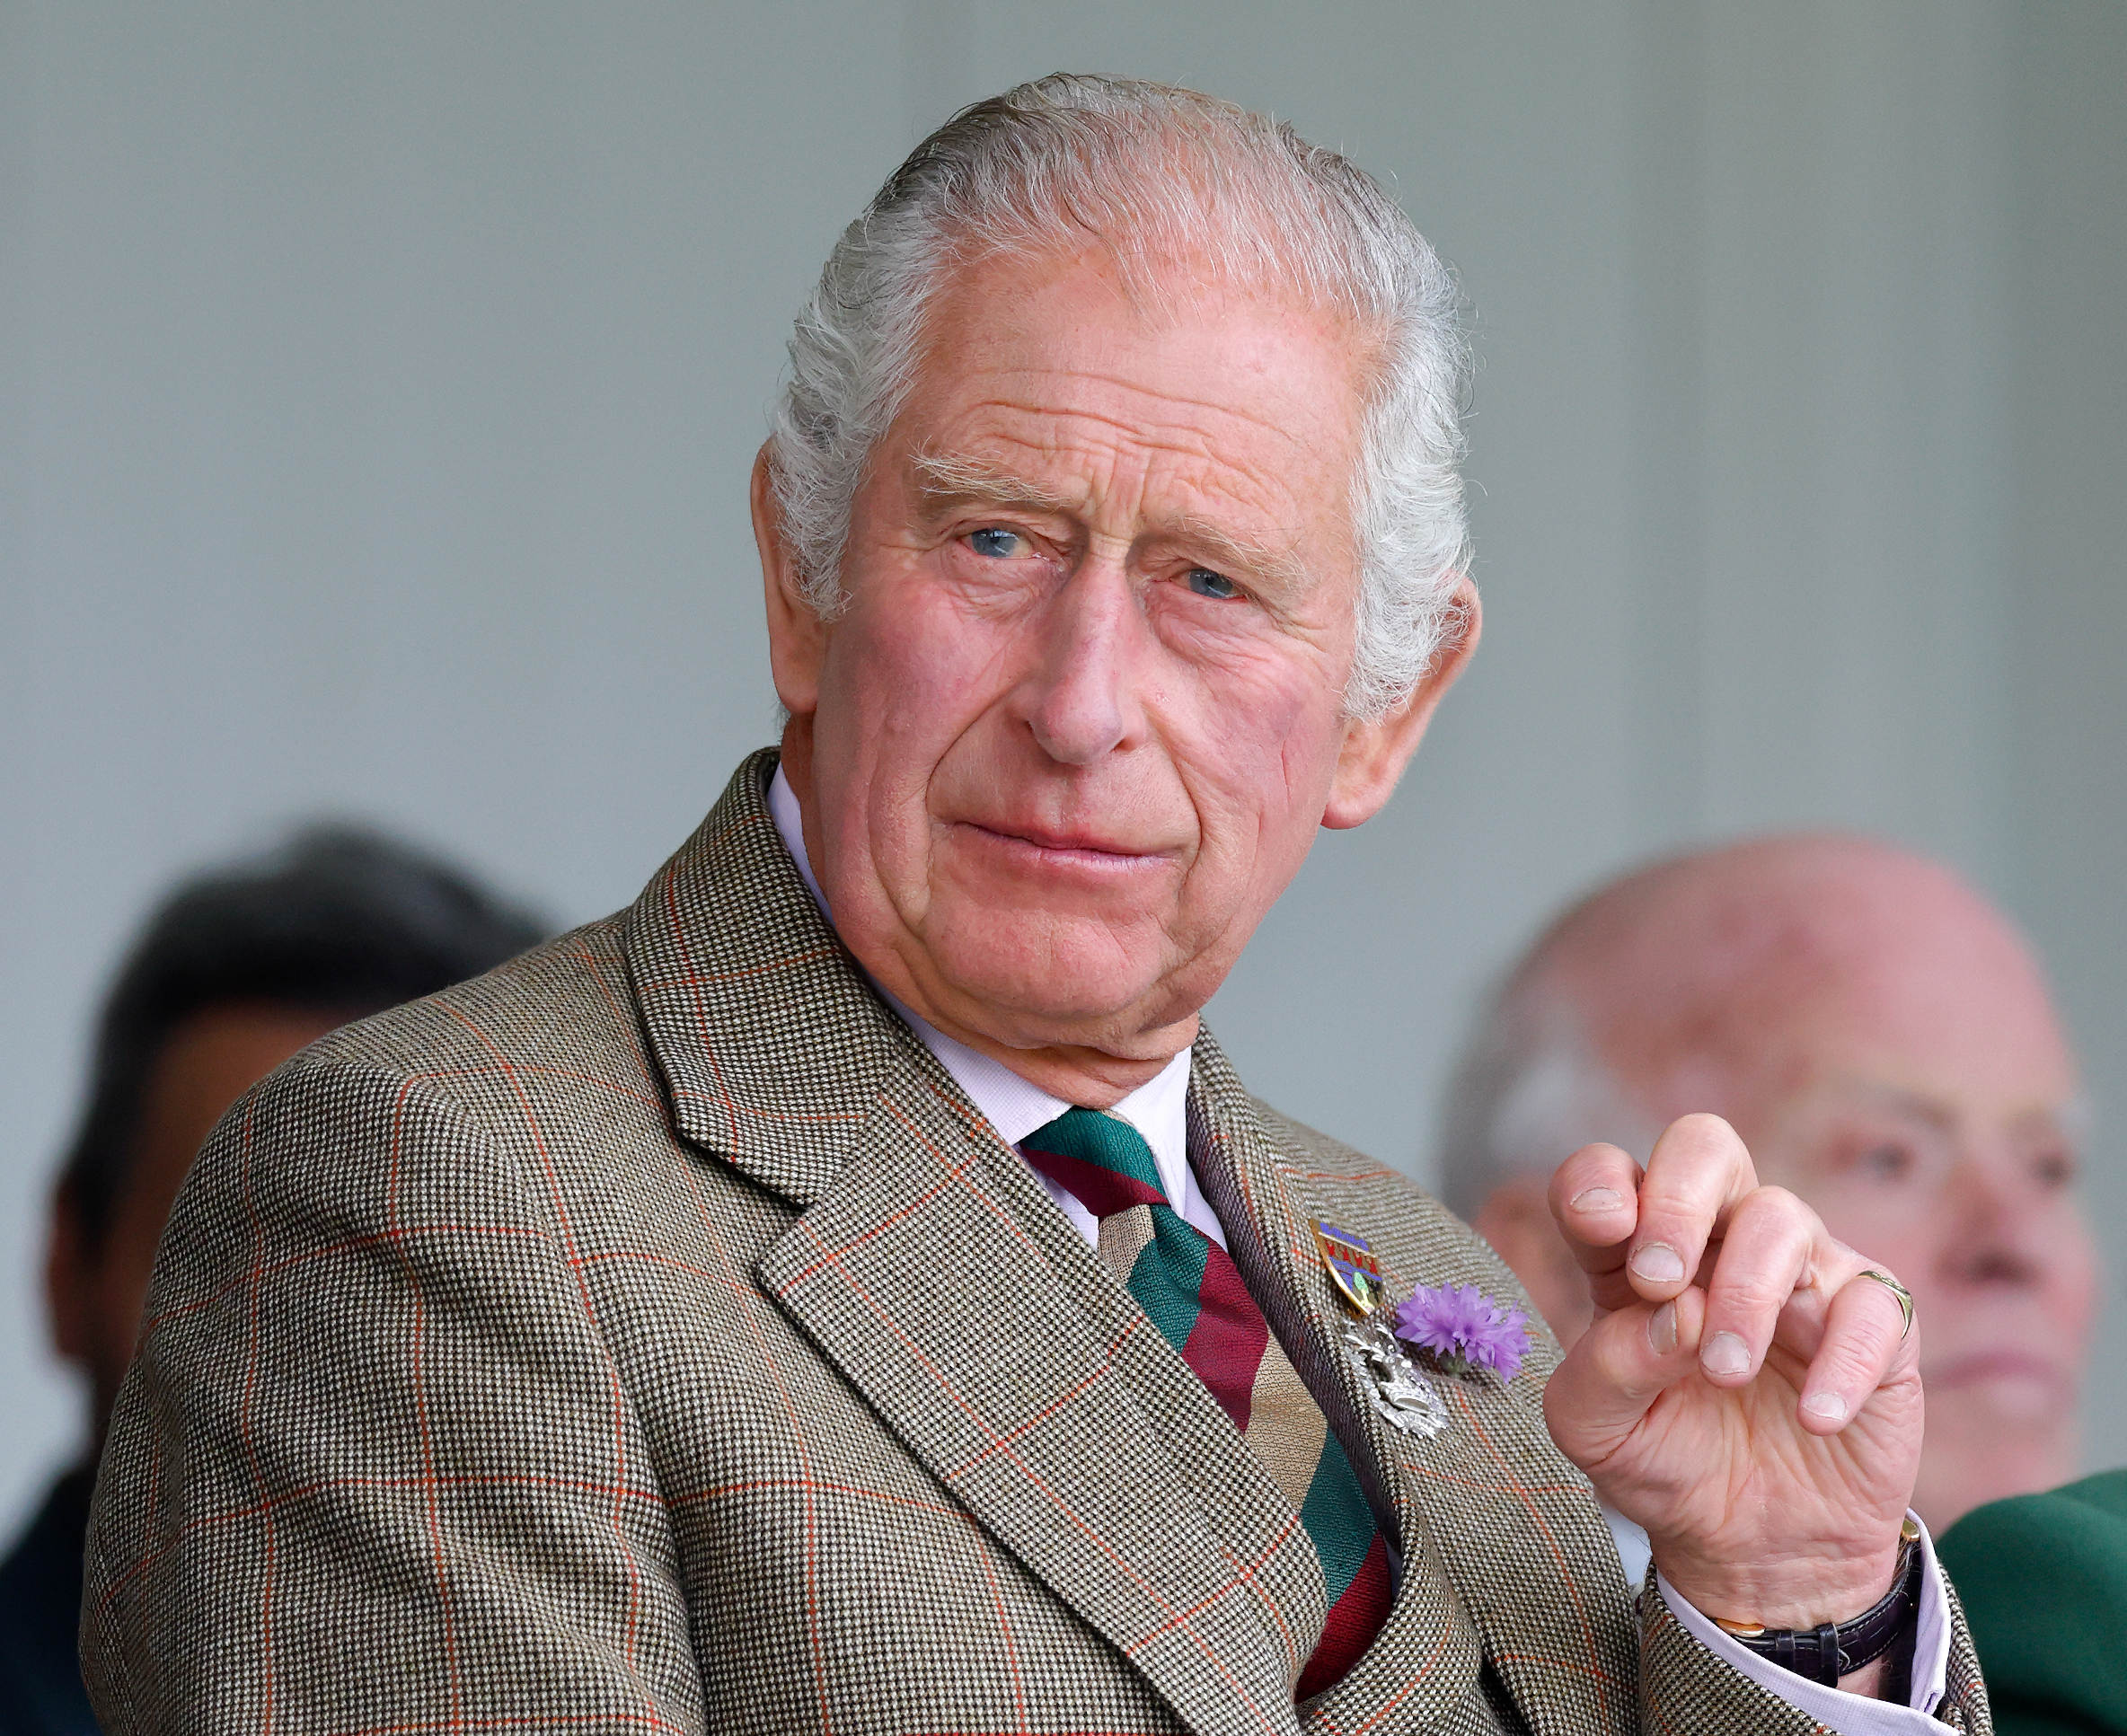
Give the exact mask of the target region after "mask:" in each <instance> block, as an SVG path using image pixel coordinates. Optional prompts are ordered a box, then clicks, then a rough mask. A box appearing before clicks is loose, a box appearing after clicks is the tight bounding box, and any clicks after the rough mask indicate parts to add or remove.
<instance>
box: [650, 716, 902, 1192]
mask: <svg viewBox="0 0 2127 1736" xmlns="http://www.w3.org/2000/svg"><path fill="white" fill-rule="evenodd" d="M775 764H776V753H775V750H774V749H773V748H763V749H762V750H761V751H760V752H759V753H754V754H752V755H750V756H749V757H748V758H747V759H746V760H745V761H744V762H742V763H741V764H740V766H739V768H738V770H737V772H735V773H734V774H733V775H732V779H731V781H730V783H729V784H728V786H726V788H725V790H724V793H723V795H722V797H721V798H719V800H718V802H717V805H716V806H714V807H712V808H711V809H710V812H709V817H708V818H707V819H705V820H704V821H702V824H701V825H700V826H699V827H698V828H696V830H695V833H694V835H693V837H692V838H690V839H688V841H687V842H686V843H685V844H684V845H683V846H681V848H680V850H679V851H678V853H677V854H676V855H675V856H674V857H673V858H672V859H671V860H670V861H668V862H666V864H665V866H664V867H663V868H660V869H659V870H658V873H657V875H656V877H654V878H652V880H651V881H650V883H649V886H647V887H645V888H644V889H643V893H642V895H641V896H640V898H638V899H637V900H636V901H635V903H634V904H633V905H632V906H631V907H630V909H629V911H628V912H627V914H626V916H625V917H624V918H623V919H622V950H623V952H624V953H625V955H626V957H627V961H628V969H629V973H630V975H631V979H632V983H633V987H634V991H635V999H636V1001H637V1004H638V1005H639V1006H640V1009H641V1012H642V1022H643V1027H644V1030H645V1032H646V1034H647V1036H648V1039H649V1050H650V1053H651V1055H652V1057H653V1058H654V1060H655V1062H656V1065H657V1068H658V1071H659V1073H660V1074H661V1075H662V1077H663V1079H664V1083H665V1089H666V1094H667V1096H668V1097H669V1100H670V1104H671V1109H672V1119H673V1124H674V1125H675V1127H676V1128H677V1129H678V1130H679V1132H680V1133H681V1134H682V1135H683V1136H684V1138H685V1139H686V1140H687V1141H690V1142H691V1143H692V1144H694V1145H696V1146H699V1147H701V1148H702V1150H706V1151H710V1152H712V1153H714V1154H715V1155H716V1156H718V1157H720V1158H722V1159H725V1160H726V1161H728V1163H730V1164H731V1165H732V1166H733V1167H734V1168H737V1169H739V1170H741V1171H742V1172H744V1173H745V1174H746V1175H747V1176H750V1177H751V1178H752V1179H753V1180H755V1181H756V1182H758V1183H759V1184H760V1185H762V1186H763V1187H766V1188H769V1189H771V1190H772V1191H773V1192H775V1193H777V1194H781V1195H782V1196H783V1197H784V1198H786V1199H788V1200H790V1201H791V1202H792V1203H795V1204H798V1205H800V1206H806V1205H810V1204H812V1203H814V1202H815V1201H816V1200H817V1199H818V1198H819V1197H820V1196H821V1195H822V1194H824V1193H825V1191H826V1189H827V1188H828V1186H829V1185H831V1184H832V1183H833V1182H834V1177H835V1176H838V1175H839V1174H841V1173H842V1171H843V1168H844V1167H845V1166H846V1165H847V1164H848V1163H849V1161H850V1159H851V1158H852V1155H853V1153H854V1151H855V1149H856V1146H857V1143H858V1141H859V1136H860V1134H861V1132H862V1130H863V1129H864V1127H865V1126H866V1124H867V1123H868V1121H869V1118H870V1115H871V1112H872V1106H873V1100H874V1098H875V1097H876V1095H877V1092H878V1080H879V1077H880V1075H881V1073H882V1072H883V1071H885V1070H886V1068H887V1066H888V1065H889V1063H890V1062H892V1060H893V1058H894V1057H895V1055H896V1052H897V1051H898V1050H899V1049H900V1047H901V1045H902V1044H904V1043H905V1042H906V1041H907V1033H906V1031H905V1027H903V1026H902V1025H901V1023H900V1021H899V1020H897V1019H896V1018H895V1017H894V1015H893V1014H892V1012H890V1011H889V1010H888V1009H887V1007H886V1006H885V1005H884V1004H883V1003H882V1002H881V1001H880V1000H879V999H878V996H877V995H875V994H873V993H872V992H871V990H870V987H869V984H868V983H866V981H865V978H864V974H863V972H862V970H861V968H860V967H859V966H858V965H857V963H856V961H855V959H853V958H852V956H850V953H849V949H848V948H847V947H844V946H843V944H842V940H841V938H840V937H838V936H837V935H836V934H835V932H834V930H833V929H832V928H831V927H829V926H828V923H827V921H826V919H825V917H823V916H822V915H821V914H820V912H819V907H818V906H817V905H816V904H815V903H813V900H812V894H810V893H808V891H807V890H806V888H805V883H804V882H803V881H802V880H801V879H800V878H799V875H798V868H797V865H796V864H795V863H794V862H792V861H791V860H790V852H789V851H788V850H785V849H784V848H783V845H782V841H781V839H780V838H779V837H778V836H777V835H776V831H775V822H774V821H773V820H772V818H771V817H770V815H769V812H768V799H767V786H768V780H769V777H770V776H771V775H772V773H773V771H774V770H775Z"/></svg>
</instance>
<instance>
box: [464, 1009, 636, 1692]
mask: <svg viewBox="0 0 2127 1736" xmlns="http://www.w3.org/2000/svg"><path fill="white" fill-rule="evenodd" d="M438 1004H439V1005H441V1006H442V1008H443V1009H444V1011H446V1013H448V1014H449V1015H450V1016H451V1017H452V1018H455V1019H456V1020H457V1021H458V1023H459V1024H461V1025H463V1027H465V1028H466V1030H468V1031H470V1032H471V1033H472V1036H473V1039H474V1040H475V1041H476V1042H477V1043H479V1044H480V1045H481V1048H483V1049H485V1050H486V1051H487V1052H488V1053H489V1054H490V1055H492V1056H493V1057H494V1059H495V1063H496V1065H497V1066H498V1067H499V1068H500V1069H501V1072H502V1077H503V1078H504V1079H506V1080H507V1082H508V1085H509V1088H510V1092H511V1094H512V1095H513V1096H514V1097H516V1100H517V1107H518V1109H519V1110H520V1111H521V1112H522V1114H523V1115H524V1117H525V1132H527V1133H529V1134H530V1135H531V1137H532V1147H533V1150H535V1151H536V1152H538V1154H539V1167H540V1170H541V1172H542V1174H543V1176H545V1178H546V1185H547V1194H548V1199H549V1203H550V1204H551V1205H552V1208H553V1212H554V1220H555V1221H556V1222H557V1223H559V1224H560V1228H561V1245H562V1247H563V1248H564V1249H565V1250H566V1252H567V1256H568V1260H569V1276H570V1277H571V1278H573V1279H574V1280H575V1282H576V1294H577V1300H578V1304H579V1305H580V1306H581V1307H582V1309H583V1311H584V1324H585V1325H586V1326H588V1327H589V1328H590V1331H591V1335H592V1337H593V1338H594V1339H595V1340H596V1342H597V1344H599V1346H600V1347H601V1348H602V1349H604V1348H605V1334H604V1333H603V1332H602V1331H601V1330H600V1329H599V1326H598V1310H597V1308H596V1304H595V1303H594V1302H593V1300H592V1298H591V1286H590V1284H589V1282H587V1280H586V1278H585V1277H584V1273H583V1266H582V1264H581V1260H580V1257H579V1256H580V1250H579V1249H578V1246H577V1239H576V1226H575V1225H574V1224H573V1223H571V1222H570V1221H569V1206H568V1203H567V1201H566V1200H564V1199H563V1197H562V1194H561V1183H560V1177H559V1176H556V1175H555V1174H554V1159H553V1153H552V1152H551V1151H550V1150H547V1142H546V1130H545V1129H544V1128H543V1127H542V1126H541V1125H540V1123H539V1115H538V1114H537V1112H536V1111H535V1110H534V1108H533V1107H532V1099H531V1098H530V1097H529V1096H527V1095H526V1093H525V1088H524V1086H523V1085H522V1084H521V1083H520V1082H519V1080H518V1078H517V1073H516V1067H515V1065H514V1064H513V1063H512V1062H510V1060H509V1059H508V1057H507V1056H506V1055H505V1054H504V1053H502V1051H501V1049H500V1048H499V1046H498V1045H497V1044H496V1043H495V1041H494V1039H493V1038H492V1037H490V1035H488V1033H487V1032H486V1031H484V1030H482V1029H481V1027H480V1026H479V1024H478V1023H476V1022H475V1021H474V1020H472V1019H471V1018H467V1017H466V1016H465V1015H464V1014H463V1013H462V1012H460V1011H459V1010H458V1009H456V1008H455V1007H454V1006H452V1005H451V1004H450V1003H449V1002H448V1001H443V1002H439V1003H438ZM605 1370H606V1382H607V1385H608V1387H609V1388H610V1390H611V1392H612V1395H613V1482H614V1484H615V1485H616V1487H617V1486H618V1485H622V1484H624V1483H626V1482H627V1480H628V1418H627V1399H626V1396H625V1394H624V1393H623V1392H622V1388H621V1371H620V1368H619V1366H618V1364H617V1363H615V1362H614V1361H613V1353H612V1352H611V1351H610V1350H606V1352H605ZM612 1522H613V1542H614V1543H615V1544H616V1545H617V1546H618V1547H619V1548H620V1552H621V1559H622V1562H623V1563H624V1564H626V1566H627V1570H628V1616H627V1626H626V1630H625V1631H626V1639H625V1641H624V1643H623V1644H622V1656H623V1657H624V1658H625V1659H626V1660H627V1662H628V1667H629V1669H630V1670H633V1669H634V1667H635V1641H636V1635H637V1630H638V1628H639V1627H640V1625H641V1620H642V1570H641V1567H640V1564H639V1563H638V1562H637V1560H636V1556H635V1546H634V1544H633V1543H632V1542H631V1541H630V1540H629V1537H628V1527H627V1523H626V1520H625V1519H624V1517H623V1513H622V1505H621V1502H620V1499H619V1497H618V1496H617V1495H616V1496H615V1497H614V1500H613V1515H612Z"/></svg>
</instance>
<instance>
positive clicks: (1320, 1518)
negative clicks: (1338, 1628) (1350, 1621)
mask: <svg viewBox="0 0 2127 1736" xmlns="http://www.w3.org/2000/svg"><path fill="white" fill-rule="evenodd" d="M1300 1522H1301V1523H1302V1525H1304V1526H1306V1527H1307V1534H1308V1536H1310V1537H1311V1538H1313V1539H1314V1540H1315V1553H1316V1554H1317V1555H1319V1556H1320V1557H1321V1560H1322V1580H1323V1582H1324V1584H1325V1585H1327V1586H1328V1591H1329V1601H1330V1603H1331V1604H1333V1605H1334V1604H1335V1603H1336V1601H1337V1599H1339V1598H1341V1597H1342V1596H1344V1593H1345V1588H1346V1586H1348V1585H1349V1584H1350V1583H1351V1582H1352V1581H1353V1580H1354V1579H1355V1577H1357V1575H1358V1572H1359V1567H1360V1564H1362V1563H1363V1562H1364V1561H1365V1559H1366V1551H1367V1550H1368V1549H1369V1548H1370V1547H1372V1544H1373V1534H1374V1529H1375V1527H1374V1521H1373V1509H1372V1507H1370V1506H1368V1505H1367V1503H1366V1494H1365V1491H1364V1490H1363V1489H1361V1488H1360V1487H1359V1479H1358V1476H1356V1474H1355V1473H1354V1471H1353V1469H1352V1461H1351V1460H1350V1459H1348V1458H1346V1457H1345V1454H1344V1443H1343V1442H1342V1441H1339V1440H1337V1431H1336V1430H1335V1429H1330V1430H1328V1432H1325V1434H1324V1435H1323V1437H1322V1456H1321V1458H1319V1459H1317V1460H1316V1461H1315V1475H1314V1481H1313V1482H1311V1483H1310V1484H1309V1485H1307V1500H1306V1502H1304V1503H1302V1506H1301V1509H1300Z"/></svg>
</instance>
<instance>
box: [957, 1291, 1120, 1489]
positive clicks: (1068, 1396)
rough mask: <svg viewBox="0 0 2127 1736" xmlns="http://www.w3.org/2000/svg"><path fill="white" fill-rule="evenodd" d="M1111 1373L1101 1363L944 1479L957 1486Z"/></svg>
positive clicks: (1108, 1365) (1113, 1368) (1112, 1368)
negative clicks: (985, 1460) (995, 1455)
mask: <svg viewBox="0 0 2127 1736" xmlns="http://www.w3.org/2000/svg"><path fill="white" fill-rule="evenodd" d="M1128 1330H1129V1328H1127V1327H1125V1333H1127V1332H1128ZM1115 1371H1116V1365H1115V1364H1114V1363H1113V1362H1112V1361H1108V1362H1103V1363H1101V1365H1100V1366H1099V1368H1097V1369H1095V1370H1093V1371H1092V1372H1091V1373H1090V1374H1089V1375H1087V1376H1086V1377H1085V1379H1082V1380H1081V1381H1080V1382H1079V1383H1078V1384H1077V1385H1076V1386H1074V1387H1072V1388H1069V1389H1068V1390H1067V1391H1064V1392H1060V1393H1058V1394H1057V1395H1056V1396H1055V1397H1054V1398H1052V1399H1050V1400H1049V1402H1048V1403H1047V1404H1046V1405H1044V1406H1042V1407H1041V1408H1040V1409H1039V1410H1037V1411H1036V1412H1035V1413H1034V1414H1032V1415H1031V1416H1029V1417H1028V1418H1027V1419H1026V1420H1025V1421H1024V1422H1022V1423H1019V1424H1018V1425H1017V1426H1016V1427H1013V1428H1011V1429H1008V1430H1006V1431H1005V1432H1003V1433H1002V1434H993V1435H992V1436H991V1438H990V1444H989V1445H988V1446H986V1447H984V1448H983V1449H982V1450H980V1451H979V1452H976V1453H973V1454H971V1455H970V1456H969V1457H967V1458H964V1459H962V1460H961V1461H960V1463H958V1465H956V1466H954V1467H953V1468H952V1469H951V1470H949V1471H948V1472H946V1473H945V1480H946V1481H947V1482H948V1483H958V1481H959V1480H960V1479H961V1478H962V1477H964V1476H966V1475H967V1473H968V1472H970V1471H972V1470H973V1469H974V1468H975V1467H976V1466H977V1465H979V1464H981V1463H982V1462H983V1460H984V1459H985V1458H989V1457H991V1455H992V1454H993V1453H999V1452H1002V1451H1003V1450H1005V1449H1006V1448H1007V1447H1010V1446H1012V1445H1014V1444H1015V1443H1017V1442H1019V1441H1024V1440H1025V1439H1026V1438H1027V1437H1028V1435H1030V1434H1032V1433H1033V1432H1034V1431H1035V1430H1037V1429H1038V1428H1039V1427H1040V1426H1041V1425H1042V1424H1043V1423H1047V1422H1051V1421H1053V1420H1055V1417H1056V1416H1057V1415H1058V1414H1060V1413H1061V1412H1063V1411H1064V1409H1065V1408H1066V1407H1067V1406H1070V1405H1071V1404H1072V1402H1073V1401H1074V1400H1076V1399H1078V1398H1081V1397H1084V1396H1085V1395H1086V1394H1087V1393H1089V1392H1090V1391H1092V1389H1093V1388H1095V1387H1097V1386H1099V1384H1100V1383H1101V1382H1102V1381H1103V1380H1105V1379H1108V1377H1109V1376H1110V1375H1112V1374H1113V1373H1114V1372H1115Z"/></svg>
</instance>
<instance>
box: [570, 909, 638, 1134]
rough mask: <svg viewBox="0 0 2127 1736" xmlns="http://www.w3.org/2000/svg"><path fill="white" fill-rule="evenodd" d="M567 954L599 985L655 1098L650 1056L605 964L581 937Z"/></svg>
mask: <svg viewBox="0 0 2127 1736" xmlns="http://www.w3.org/2000/svg"><path fill="white" fill-rule="evenodd" d="M569 952H570V954H571V955H572V956H574V957H575V958H576V960H577V962H578V963H579V964H580V965H583V967H584V970H585V973H586V974H587V975H588V976H589V977H590V979H591V981H592V982H594V983H596V984H597V985H598V993H599V996H600V997H601V998H602V999H603V1000H605V1009H606V1011H608V1012H609V1013H611V1014H612V1015H613V1027H614V1028H615V1029H616V1030H621V1031H625V1032H626V1033H627V1034H628V1048H629V1050H630V1052H631V1053H632V1054H633V1055H634V1057H635V1071H637V1072H639V1073H640V1074H641V1075H642V1082H643V1083H644V1084H645V1085H646V1086H648V1087H649V1092H650V1101H651V1102H653V1103H654V1102H656V1101H657V1093H658V1080H657V1077H656V1075H655V1074H653V1073H652V1072H651V1071H650V1058H649V1055H648V1054H646V1053H643V1047H642V1037H641V1035H640V1030H639V1028H638V1027H637V1025H636V1022H635V1020H634V1018H632V1017H631V1015H629V1014H626V1013H623V1012H622V1010H621V1003H620V999H619V997H618V996H616V995H615V994H614V993H613V985H612V984H611V983H608V982H606V980H605V966H604V965H601V964H600V963H599V962H598V960H597V958H596V956H593V954H592V952H591V949H590V948H589V947H587V946H585V945H583V944H582V943H581V942H580V941H579V942H578V944H577V945H575V946H573V947H569Z"/></svg>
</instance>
